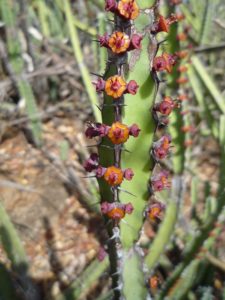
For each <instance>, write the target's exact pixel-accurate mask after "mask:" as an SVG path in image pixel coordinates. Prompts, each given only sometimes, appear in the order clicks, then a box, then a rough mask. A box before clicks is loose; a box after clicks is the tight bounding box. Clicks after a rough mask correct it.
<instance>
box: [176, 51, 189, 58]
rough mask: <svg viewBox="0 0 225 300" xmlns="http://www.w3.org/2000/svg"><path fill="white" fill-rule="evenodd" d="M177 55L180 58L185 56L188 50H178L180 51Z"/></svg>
mask: <svg viewBox="0 0 225 300" xmlns="http://www.w3.org/2000/svg"><path fill="white" fill-rule="evenodd" d="M176 55H177V56H178V57H179V58H185V57H186V56H187V55H188V51H185V50H182V51H178V52H176Z"/></svg>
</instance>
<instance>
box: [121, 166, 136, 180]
mask: <svg viewBox="0 0 225 300" xmlns="http://www.w3.org/2000/svg"><path fill="white" fill-rule="evenodd" d="M133 176H134V172H133V170H132V169H130V168H128V169H126V170H124V172H123V177H124V178H125V179H126V180H129V181H130V180H132V178H133Z"/></svg>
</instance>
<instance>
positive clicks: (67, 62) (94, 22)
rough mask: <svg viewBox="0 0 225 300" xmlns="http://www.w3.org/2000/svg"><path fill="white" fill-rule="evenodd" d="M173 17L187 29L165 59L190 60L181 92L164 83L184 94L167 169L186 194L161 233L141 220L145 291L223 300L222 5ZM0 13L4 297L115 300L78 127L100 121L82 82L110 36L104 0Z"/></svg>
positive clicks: (46, 2)
mask: <svg viewBox="0 0 225 300" xmlns="http://www.w3.org/2000/svg"><path fill="white" fill-rule="evenodd" d="M162 2H163V1H162ZM172 2H175V1H172V0H171V1H164V4H166V5H165V6H162V14H163V15H169V14H170V13H171V9H173V8H174V7H173V6H170V4H171V3H172ZM168 8H169V9H168ZM178 9H179V14H180V15H183V16H184V20H183V22H181V23H179V25H178V26H175V27H174V29H173V30H172V31H171V33H170V34H169V36H168V38H167V40H166V43H164V44H163V45H162V50H165V51H168V52H174V51H180V50H184V51H186V50H188V57H187V58H186V61H185V65H186V66H187V73H186V75H184V77H185V79H186V80H185V82H186V81H187V82H186V83H185V85H183V84H182V81H179V80H178V79H180V78H182V77H183V75H182V77H181V76H179V73H175V74H172V75H171V76H170V77H168V78H167V93H168V94H171V95H172V96H173V95H175V93H176V92H177V91H178V90H179V93H180V96H181V95H185V96H186V100H184V101H182V104H181V109H180V110H176V112H173V114H172V122H171V125H170V131H171V135H172V137H173V145H174V151H173V152H174V154H173V155H172V156H171V160H169V161H168V166H167V167H168V168H169V170H170V171H171V172H172V173H174V174H179V176H182V177H181V178H182V182H183V185H184V195H183V197H182V198H183V200H182V199H181V198H179V199H178V200H179V204H180V205H179V206H178V205H177V206H176V202H175V205H174V202H172V204H171V205H169V206H168V207H167V208H168V209H166V212H165V215H164V216H162V220H163V221H162V224H155V223H152V222H149V221H146V222H145V225H144V231H143V235H142V240H141V243H142V244H143V246H144V248H145V249H146V252H147V250H148V248H149V247H150V252H149V255H147V256H146V257H147V259H146V264H147V265H148V267H150V268H151V269H152V277H151V278H150V280H149V283H147V285H148V284H149V286H148V288H149V289H150V292H151V294H152V295H153V298H154V299H165V298H166V297H168V299H190V300H191V299H225V286H224V272H225V256H224V244H225V237H224V231H225V224H224V211H223V206H224V202H225V200H224V199H225V194H224V186H225V178H224V174H225V166H224V162H225V149H224V147H225V119H224V113H225V94H224V91H225V83H224V82H225V81H224V67H225V63H224V61H225V54H224V53H225V52H224V47H225V35H224V32H225V23H224V19H225V4H224V1H223V0H214V1H210V0H204V1H195V0H189V1H188V0H187V1H183V3H182V4H180V5H179V6H178ZM0 15H1V23H0V59H1V68H0V76H1V81H0V91H1V93H0V115H1V124H0V141H1V144H0V162H1V164H0V191H1V207H0V238H1V248H0V298H1V299H5V300H8V299H29V300H30V299H57V300H58V299H59V300H60V299H111V297H112V295H111V291H110V280H109V276H108V264H109V263H108V259H107V257H106V258H105V259H104V260H103V261H101V262H100V260H99V259H97V256H98V253H99V249H100V247H101V245H103V243H104V242H103V241H104V240H105V239H106V233H105V230H104V225H103V223H102V221H101V218H100V216H99V205H98V202H99V194H98V188H97V184H96V182H95V180H94V179H93V180H92V179H88V180H87V179H84V178H83V177H84V175H85V174H84V172H83V168H82V162H83V161H84V159H85V158H87V157H88V148H87V147H86V144H87V141H86V140H85V139H84V128H85V123H86V122H87V121H88V120H97V121H99V120H100V111H99V110H98V108H97V105H98V98H97V96H96V93H95V90H94V89H93V87H92V84H91V81H92V78H91V75H90V72H94V73H103V71H104V68H105V62H106V53H105V51H104V50H102V49H101V50H100V49H99V47H98V45H97V43H95V42H93V40H96V38H97V35H98V34H103V33H104V32H105V31H109V32H110V26H111V25H110V20H109V19H108V18H109V16H108V15H106V14H105V13H104V1H101V0H92V1H88V0H76V1H69V0H64V1H60V0H54V1H53V0H34V1H28V0H17V1H15V0H0ZM140 25H141V24H137V26H140ZM184 35H186V37H185V38H184ZM181 74H182V73H181ZM131 76H132V73H131ZM134 79H135V78H134ZM139 79H140V80H142V81H145V78H144V77H143V78H139ZM184 98H185V97H183V99H184ZM131 101H132V100H131ZM149 105H150V103H149ZM147 109H149V106H148V107H147V108H146V110H147ZM181 112H182V113H181ZM146 118H147V117H146ZM142 122H143V123H145V120H144V118H143V119H142ZM146 122H148V121H147V120H146ZM149 143H150V142H149ZM140 146H141V145H140ZM143 146H144V145H143ZM134 188H136V189H138V187H134ZM142 188H143V187H142ZM173 192H176V191H173ZM172 195H173V193H172ZM167 197H168V195H167V194H163V195H162V196H160V200H162V201H163V202H166V200H167ZM172 200H173V198H172ZM181 200H182V201H181ZM174 201H175V200H174ZM3 207H5V208H3ZM171 216H172V217H173V224H172V225H173V226H171V227H168V223H167V222H168V219H171ZM159 223H161V222H159ZM175 223H176V226H174V224H175ZM169 224H170V225H171V222H170V223H169ZM128 226H129V224H123V227H124V228H125V229H123V230H125V232H126V228H128ZM162 235H163V236H164V237H166V239H164V240H161V239H160V236H162ZM155 262H157V263H155ZM153 268H154V269H153ZM154 276H156V277H155V281H154V280H153V279H154ZM155 283H157V284H155ZM129 300H130V299H129ZM136 300H137V299H136Z"/></svg>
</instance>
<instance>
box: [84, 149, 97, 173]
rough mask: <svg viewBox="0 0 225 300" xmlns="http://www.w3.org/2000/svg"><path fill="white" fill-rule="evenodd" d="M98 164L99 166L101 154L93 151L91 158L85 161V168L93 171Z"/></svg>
mask: <svg viewBox="0 0 225 300" xmlns="http://www.w3.org/2000/svg"><path fill="white" fill-rule="evenodd" d="M98 166H99V156H98V154H97V153H92V154H91V155H90V158H89V159H87V160H86V161H85V163H84V169H85V170H86V171H87V172H92V171H93V170H96V169H97V168H98Z"/></svg>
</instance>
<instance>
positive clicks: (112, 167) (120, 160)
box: [85, 0, 177, 300]
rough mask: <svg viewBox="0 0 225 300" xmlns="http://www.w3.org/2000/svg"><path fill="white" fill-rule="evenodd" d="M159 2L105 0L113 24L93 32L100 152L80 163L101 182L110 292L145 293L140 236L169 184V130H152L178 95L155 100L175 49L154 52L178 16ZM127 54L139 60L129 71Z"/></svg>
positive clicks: (119, 295)
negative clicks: (100, 70) (101, 50)
mask: <svg viewBox="0 0 225 300" xmlns="http://www.w3.org/2000/svg"><path fill="white" fill-rule="evenodd" d="M159 5H160V1H155V2H154V1H150V0H148V1H145V3H143V1H135V0H120V1H116V0H107V1H106V4H105V9H106V10H107V11H109V12H111V13H112V14H113V15H114V28H113V32H112V33H111V34H107V33H105V34H104V35H102V36H100V37H99V38H98V42H99V45H100V47H105V48H106V49H107V51H108V62H107V67H106V71H105V74H104V75H103V76H99V77H98V78H97V79H96V80H95V82H94V85H95V87H96V91H97V92H99V93H103V95H104V101H103V103H102V104H101V106H100V109H101V112H102V123H89V124H88V126H87V129H86V136H87V137H88V138H95V137H97V138H98V139H99V141H98V154H96V153H92V154H91V157H90V159H88V160H87V161H86V162H85V169H86V170H87V171H88V172H92V173H93V175H94V176H96V177H97V178H98V181H99V186H100V194H101V212H102V215H103V216H104V218H105V224H106V227H107V231H108V235H109V238H108V240H107V241H106V246H107V247H106V248H107V252H108V254H109V260H110V274H111V278H112V288H113V290H114V299H129V300H130V299H135V300H137V299H145V298H146V297H147V295H148V282H149V278H150V275H151V274H150V272H149V271H148V269H146V268H145V264H146V263H145V262H144V254H143V253H144V252H143V250H142V248H141V246H140V244H139V243H138V239H139V236H140V233H141V230H142V227H143V223H144V220H145V219H146V218H147V219H148V218H149V219H153V220H156V219H159V220H160V219H161V217H162V214H161V213H162V212H163V211H164V209H165V205H164V204H163V203H161V202H160V201H155V200H154V199H153V198H154V197H152V196H153V195H155V193H158V192H161V191H162V190H164V189H167V188H169V187H170V180H169V172H168V171H167V170H165V168H163V167H161V166H160V162H161V161H162V160H164V159H166V158H167V156H168V154H169V152H170V147H171V142H172V141H171V137H170V136H169V135H168V134H167V133H166V132H165V133H163V134H161V137H155V134H156V133H157V132H156V131H157V129H158V127H159V126H161V125H163V126H165V125H166V124H168V117H169V115H170V113H171V112H172V110H173V109H175V108H176V107H177V101H175V100H173V99H172V98H170V97H167V96H165V97H164V98H163V99H161V100H160V101H157V103H156V96H157V91H158V88H159V84H160V81H161V78H160V76H161V73H162V72H163V73H164V72H171V71H172V68H173V66H174V65H175V64H176V60H177V56H176V55H174V54H169V53H167V52H164V53H162V54H161V55H158V49H159V47H160V43H159V42H158V40H157V35H158V33H160V32H166V33H167V32H168V31H169V28H170V26H171V24H172V23H174V22H176V17H175V16H174V15H172V16H170V17H168V18H165V17H163V16H162V15H160V13H159ZM128 57H129V58H130V59H131V60H134V59H135V60H136V62H133V63H132V64H133V65H134V69H133V71H132V72H130V71H127V69H129V67H128V68H127V66H128V65H129V64H128ZM157 135H158V133H157ZM130 136H133V137H134V138H130ZM150 170H151V172H150ZM151 173H152V174H151ZM124 179H125V180H124ZM162 238H163V237H162Z"/></svg>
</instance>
